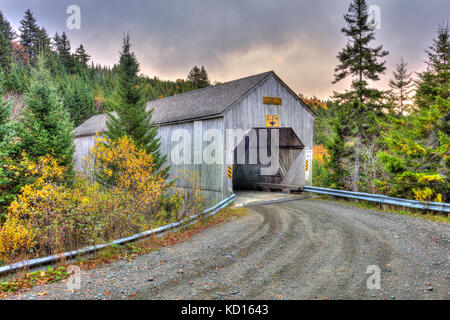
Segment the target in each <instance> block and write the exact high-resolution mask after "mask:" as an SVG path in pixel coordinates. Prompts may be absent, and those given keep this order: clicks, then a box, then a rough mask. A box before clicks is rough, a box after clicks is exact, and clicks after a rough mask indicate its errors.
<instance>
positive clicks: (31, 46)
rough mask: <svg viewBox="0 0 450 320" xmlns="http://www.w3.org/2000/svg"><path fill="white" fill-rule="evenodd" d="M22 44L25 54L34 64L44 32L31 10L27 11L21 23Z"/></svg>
mask: <svg viewBox="0 0 450 320" xmlns="http://www.w3.org/2000/svg"><path fill="white" fill-rule="evenodd" d="M19 31H20V44H21V45H22V46H23V49H24V51H25V53H26V54H27V55H28V56H29V57H30V60H31V62H33V61H34V60H35V59H36V57H37V55H38V53H39V40H40V38H41V36H42V31H41V29H40V28H39V26H38V25H37V23H36V19H35V17H34V16H33V13H32V12H31V10H30V9H28V10H27V11H25V16H24V18H23V19H22V20H21V21H20V27H19Z"/></svg>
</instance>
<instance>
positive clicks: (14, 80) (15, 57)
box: [0, 10, 209, 126]
mask: <svg viewBox="0 0 450 320" xmlns="http://www.w3.org/2000/svg"><path fill="white" fill-rule="evenodd" d="M120 40H121V39H118V43H120ZM39 54H42V55H43V56H44V57H45V59H46V68H47V69H48V70H49V71H50V73H51V75H52V82H53V83H54V84H55V85H56V87H57V89H58V94H59V95H60V96H61V98H62V100H63V101H62V103H63V105H64V107H65V108H66V109H67V110H68V111H69V113H70V118H71V121H72V122H73V125H74V126H77V125H79V124H80V123H82V122H83V121H84V120H86V119H87V118H89V117H90V116H92V115H94V114H97V113H101V112H104V111H106V110H108V101H109V99H110V98H111V94H112V92H113V91H114V88H115V86H116V82H117V66H113V67H111V68H110V67H105V66H101V65H100V64H96V63H95V62H94V61H92V60H91V57H90V56H89V53H88V52H86V50H85V48H84V46H83V44H80V45H79V46H74V45H73V44H72V43H71V41H70V39H69V38H68V36H67V35H66V33H65V32H62V33H61V34H59V33H56V34H55V35H54V36H53V37H51V36H50V35H49V34H48V33H47V31H46V29H45V27H44V26H40V25H39V23H38V22H37V21H36V19H35V17H34V16H33V13H32V12H31V11H30V10H27V11H26V13H25V16H24V18H23V19H22V20H21V21H20V28H19V30H18V32H17V31H15V30H13V29H12V28H11V25H10V23H9V22H8V20H7V18H6V14H5V13H3V12H0V65H1V68H2V70H1V71H2V74H3V78H4V87H5V90H6V93H4V94H6V95H7V96H8V97H16V98H18V99H19V100H20V96H21V94H23V93H24V92H25V91H26V90H27V89H28V88H29V86H30V81H31V72H32V69H33V67H35V65H36V59H37V57H38V55H39ZM195 68H197V67H195ZM197 69H198V68H197ZM193 70H194V69H193ZM199 71H200V70H199ZM203 71H204V73H205V74H206V71H205V70H204V68H203ZM191 73H192V72H191ZM194 77H195V75H194ZM191 78H192V75H191ZM192 80H195V79H192ZM206 81H207V83H208V84H209V80H208V78H207V75H206ZM139 85H140V86H143V87H144V88H145V96H146V98H147V99H148V100H153V99H158V98H161V97H165V96H170V95H174V94H177V93H182V92H186V91H190V90H192V89H196V88H197V87H200V86H198V85H199V84H198V83H196V82H195V81H191V80H184V79H178V80H177V81H166V80H160V79H159V78H158V77H156V76H154V77H148V76H145V75H141V76H140V84H139Z"/></svg>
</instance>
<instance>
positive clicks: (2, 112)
mask: <svg viewBox="0 0 450 320" xmlns="http://www.w3.org/2000/svg"><path fill="white" fill-rule="evenodd" d="M1 36H3V35H0V37H1ZM5 92H6V87H5V76H4V73H3V72H0V144H1V143H3V142H4V141H5V138H6V135H7V129H8V128H7V123H8V122H9V120H10V115H11V110H12V104H11V102H10V101H7V100H6V101H5V100H4V94H5Z"/></svg>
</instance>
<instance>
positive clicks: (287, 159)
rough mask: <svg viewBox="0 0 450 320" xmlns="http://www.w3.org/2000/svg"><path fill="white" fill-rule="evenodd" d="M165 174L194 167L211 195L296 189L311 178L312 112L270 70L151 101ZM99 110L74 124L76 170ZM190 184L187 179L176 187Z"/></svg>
mask: <svg viewBox="0 0 450 320" xmlns="http://www.w3.org/2000/svg"><path fill="white" fill-rule="evenodd" d="M147 108H149V109H151V108H153V110H154V111H153V121H154V122H155V123H156V124H157V125H158V126H159V129H158V135H159V137H160V138H161V143H162V144H161V151H162V152H163V153H164V154H167V156H168V162H169V163H168V164H169V165H170V166H171V172H172V174H176V172H178V170H180V169H181V170H188V171H195V172H197V173H198V175H199V177H200V180H201V181H200V188H201V189H202V191H203V192H204V194H205V196H206V197H207V199H209V200H210V201H220V200H222V199H224V198H226V197H227V196H229V195H230V194H231V193H233V192H234V190H237V189H280V190H285V191H286V190H299V189H301V188H302V187H303V186H305V185H306V184H311V178H312V146H313V121H314V118H315V114H314V112H313V111H312V110H310V109H309V108H308V107H307V106H306V105H305V104H304V103H303V102H302V100H301V99H300V98H299V97H298V96H297V95H296V94H295V93H294V92H293V91H292V90H291V89H290V88H289V87H288V86H287V85H286V84H285V83H284V82H283V81H282V80H281V79H280V78H279V77H278V76H277V75H276V74H275V73H274V72H273V71H270V72H266V73H262V74H258V75H254V76H250V77H246V78H242V79H238V80H234V81H230V82H226V83H223V84H219V85H215V86H210V87H206V88H203V89H198V90H194V91H191V92H187V93H182V94H178V95H175V96H171V97H166V98H162V99H159V100H154V101H150V102H149V103H148V106H147ZM106 118H107V117H106V115H105V114H100V115H96V116H93V117H91V118H90V119H88V120H87V121H86V122H84V123H83V124H81V125H80V126H79V127H77V128H76V129H75V130H74V134H75V144H76V152H75V168H76V170H78V171H82V170H83V165H82V157H83V156H88V155H89V150H90V148H91V147H92V146H93V145H94V137H95V134H96V133H97V132H99V133H100V134H101V133H103V132H105V131H106V130H107V129H106ZM179 186H180V187H185V188H189V187H190V186H189V185H188V184H185V185H179Z"/></svg>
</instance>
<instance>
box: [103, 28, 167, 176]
mask: <svg viewBox="0 0 450 320" xmlns="http://www.w3.org/2000/svg"><path fill="white" fill-rule="evenodd" d="M117 69H118V80H117V81H118V83H117V88H116V91H115V93H114V99H113V100H112V101H111V104H112V110H113V111H115V114H114V113H109V114H108V120H107V124H106V125H107V128H108V132H107V133H106V135H107V136H108V138H110V139H112V140H115V139H118V138H120V137H123V136H129V137H131V138H132V139H133V140H134V141H135V143H136V144H137V145H138V146H140V147H141V148H143V149H144V150H145V151H146V152H147V153H149V154H152V155H153V159H154V160H155V168H156V170H162V173H163V174H164V175H166V173H167V168H165V169H162V167H163V165H164V163H165V162H166V156H162V155H161V152H160V145H161V143H160V140H159V138H157V133H158V128H157V126H156V125H155V124H154V123H153V122H152V113H153V110H149V111H147V110H146V106H147V100H146V99H145V95H144V91H143V90H144V89H143V86H142V84H141V81H140V79H139V77H138V72H139V63H138V62H137V60H136V57H135V55H134V53H133V52H131V45H130V37H129V35H127V36H126V37H125V38H124V42H123V48H122V52H121V53H120V62H119V64H118V66H117Z"/></svg>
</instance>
